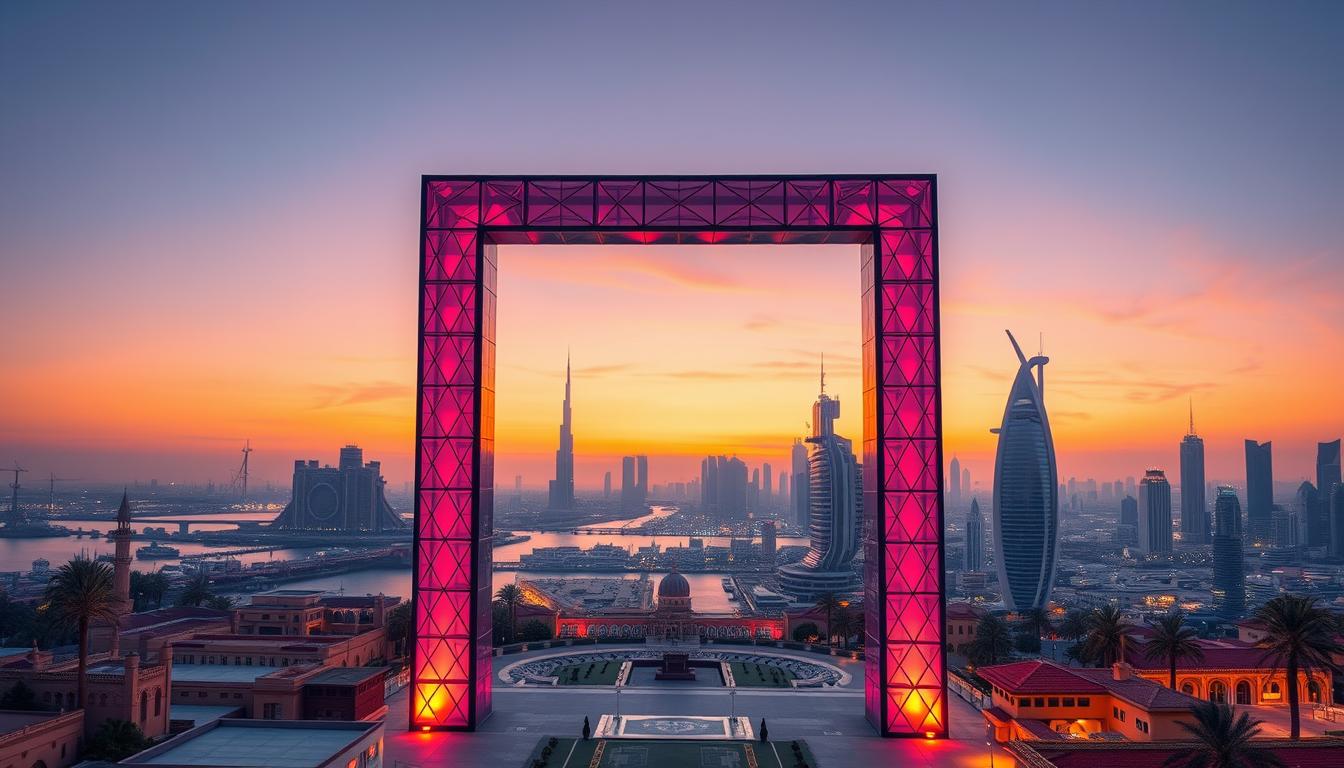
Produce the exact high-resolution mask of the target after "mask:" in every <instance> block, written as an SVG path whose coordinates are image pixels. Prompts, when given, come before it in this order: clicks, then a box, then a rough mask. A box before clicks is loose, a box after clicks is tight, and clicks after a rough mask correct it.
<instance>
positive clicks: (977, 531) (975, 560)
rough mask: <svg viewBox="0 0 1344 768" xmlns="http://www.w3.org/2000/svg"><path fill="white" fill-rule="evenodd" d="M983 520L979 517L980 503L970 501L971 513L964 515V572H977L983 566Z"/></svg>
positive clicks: (974, 500)
mask: <svg viewBox="0 0 1344 768" xmlns="http://www.w3.org/2000/svg"><path fill="white" fill-rule="evenodd" d="M984 525H985V520H984V518H983V517H982V516H981V515H980V502H979V501H977V500H976V499H971V511H970V513H969V514H967V515H966V570H968V571H979V570H981V569H983V568H984V566H985V533H984Z"/></svg>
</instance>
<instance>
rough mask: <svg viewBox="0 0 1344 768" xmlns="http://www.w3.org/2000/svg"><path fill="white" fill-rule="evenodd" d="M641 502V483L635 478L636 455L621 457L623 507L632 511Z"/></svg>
mask: <svg viewBox="0 0 1344 768" xmlns="http://www.w3.org/2000/svg"><path fill="white" fill-rule="evenodd" d="M638 503H639V484H638V482H637V481H636V480H635V457H634V456H622V457H621V509H624V510H626V511H627V512H628V511H631V510H633V509H635V507H636V506H637V505H638Z"/></svg>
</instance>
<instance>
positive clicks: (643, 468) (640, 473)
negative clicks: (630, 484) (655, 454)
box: [635, 456, 649, 507]
mask: <svg viewBox="0 0 1344 768" xmlns="http://www.w3.org/2000/svg"><path fill="white" fill-rule="evenodd" d="M648 503H649V457H648V456H636V457H635V506H636V507H643V506H644V505H645V504H648Z"/></svg>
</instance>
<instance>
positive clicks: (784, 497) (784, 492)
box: [776, 472, 789, 506]
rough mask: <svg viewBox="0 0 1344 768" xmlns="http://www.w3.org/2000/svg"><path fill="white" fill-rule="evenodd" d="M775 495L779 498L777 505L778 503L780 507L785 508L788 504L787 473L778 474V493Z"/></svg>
mask: <svg viewBox="0 0 1344 768" xmlns="http://www.w3.org/2000/svg"><path fill="white" fill-rule="evenodd" d="M776 495H777V496H779V503H780V504H781V505H785V506H787V505H788V504H789V473H788V472H780V473H779V493H778V494H776Z"/></svg>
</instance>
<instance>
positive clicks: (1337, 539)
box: [1329, 483, 1344, 558]
mask: <svg viewBox="0 0 1344 768" xmlns="http://www.w3.org/2000/svg"><path fill="white" fill-rule="evenodd" d="M1329 554H1330V557H1335V558H1344V483H1335V487H1334V488H1332V489H1330V549H1329Z"/></svg>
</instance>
